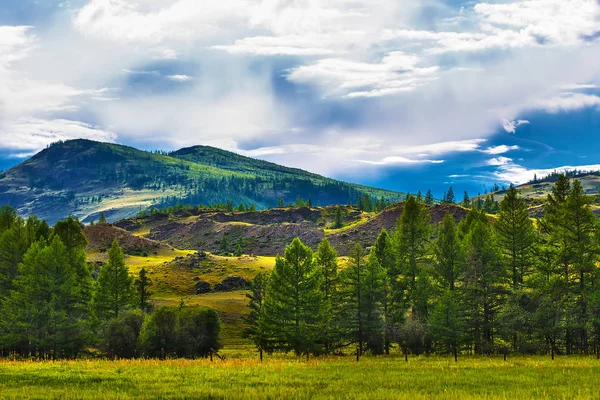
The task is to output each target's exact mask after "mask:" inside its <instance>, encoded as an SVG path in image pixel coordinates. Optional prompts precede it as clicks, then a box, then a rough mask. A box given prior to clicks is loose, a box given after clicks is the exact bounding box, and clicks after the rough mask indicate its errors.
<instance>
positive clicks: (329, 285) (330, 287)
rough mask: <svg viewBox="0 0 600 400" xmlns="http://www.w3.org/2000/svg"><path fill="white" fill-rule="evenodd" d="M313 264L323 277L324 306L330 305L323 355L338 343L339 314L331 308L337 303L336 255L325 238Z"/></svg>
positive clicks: (320, 244)
mask: <svg viewBox="0 0 600 400" xmlns="http://www.w3.org/2000/svg"><path fill="white" fill-rule="evenodd" d="M315 263H316V265H317V266H318V267H319V268H320V269H321V271H322V272H321V273H322V275H323V286H322V288H321V291H322V292H323V294H324V301H325V303H326V304H330V305H332V307H329V309H328V312H329V315H328V316H327V317H326V318H327V320H328V321H329V324H328V325H327V326H326V327H325V332H324V333H323V337H324V342H325V353H329V352H331V350H333V348H334V346H335V344H336V342H337V341H339V339H340V338H339V334H337V332H336V331H338V330H339V323H340V321H339V312H338V310H337V308H335V307H333V305H334V304H336V303H338V301H339V299H338V297H339V293H338V264H337V253H336V251H335V249H334V248H333V247H331V244H330V243H329V240H328V239H327V238H324V239H323V240H322V241H321V243H319V247H318V248H317V252H316V253H315Z"/></svg>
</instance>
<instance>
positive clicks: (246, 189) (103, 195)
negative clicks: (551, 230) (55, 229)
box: [0, 139, 404, 223]
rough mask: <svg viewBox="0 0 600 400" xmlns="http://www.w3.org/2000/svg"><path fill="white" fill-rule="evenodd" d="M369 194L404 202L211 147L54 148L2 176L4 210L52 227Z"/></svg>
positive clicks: (82, 143) (339, 200) (78, 144)
mask: <svg viewBox="0 0 600 400" xmlns="http://www.w3.org/2000/svg"><path fill="white" fill-rule="evenodd" d="M365 194H369V195H370V196H371V197H373V198H377V199H379V198H384V199H385V200H389V201H398V200H400V199H402V198H403V197H404V195H403V194H401V193H398V192H393V191H388V190H381V189H375V188H371V187H366V186H361V185H356V184H351V183H346V182H341V181H337V180H334V179H329V178H326V177H323V176H320V175H317V174H313V173H309V172H306V171H303V170H300V169H295V168H287V167H283V166H280V165H277V164H273V163H270V162H266V161H261V160H256V159H252V158H248V157H244V156H241V155H238V154H235V153H232V152H228V151H224V150H221V149H217V148H213V147H207V146H195V147H189V148H185V149H181V150H178V151H175V152H173V153H170V154H156V153H151V152H147V151H142V150H138V149H135V148H133V147H129V146H123V145H118V144H110V143H100V142H95V141H91V140H84V139H77V140H70V141H66V142H58V143H56V144H53V145H51V146H50V147H48V148H46V149H44V150H42V151H40V152H39V153H37V154H36V155H34V156H33V157H31V158H29V159H27V160H25V161H23V162H22V163H20V164H18V165H16V166H14V167H12V168H10V169H8V170H6V171H4V172H2V173H0V204H10V205H11V206H13V207H15V208H17V209H18V210H19V212H20V213H21V214H23V215H29V214H36V215H38V216H39V217H41V218H45V219H47V220H48V221H49V222H51V223H53V222H55V221H57V220H58V219H60V218H64V217H65V216H67V215H69V214H71V215H74V216H77V217H79V218H80V219H82V220H84V221H85V220H89V219H91V218H95V219H97V216H98V214H99V213H100V212H104V213H105V214H106V216H107V218H108V219H109V220H118V219H122V218H127V217H131V216H133V215H135V214H136V213H137V212H138V211H139V210H142V209H146V208H148V207H150V206H156V207H165V206H170V205H175V204H179V203H184V204H192V205H197V204H205V205H208V204H216V203H226V202H233V203H234V204H235V205H238V204H240V203H243V204H245V205H246V206H250V205H252V204H254V205H256V206H257V207H258V208H266V207H268V206H269V205H272V206H276V205H277V203H278V201H279V199H283V201H284V202H285V203H289V202H293V201H295V200H296V198H297V197H301V198H302V199H306V200H308V199H310V200H311V201H312V203H313V204H314V205H317V204H321V205H329V204H346V203H348V202H349V201H351V202H355V201H356V200H357V199H358V197H359V196H363V195H365Z"/></svg>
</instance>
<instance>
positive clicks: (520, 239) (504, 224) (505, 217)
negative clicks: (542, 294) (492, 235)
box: [494, 185, 536, 289]
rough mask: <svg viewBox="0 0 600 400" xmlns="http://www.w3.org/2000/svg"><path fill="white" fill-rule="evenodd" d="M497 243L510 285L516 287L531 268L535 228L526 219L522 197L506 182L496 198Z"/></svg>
mask: <svg viewBox="0 0 600 400" xmlns="http://www.w3.org/2000/svg"><path fill="white" fill-rule="evenodd" d="M494 231H495V232H496V237H497V239H498V245H499V246H500V249H501V250H502V253H503V255H504V258H505V262H506V265H507V266H508V267H509V268H510V272H511V277H512V285H513V288H514V289H517V288H518V287H520V286H521V285H523V280H524V278H525V276H526V275H527V274H529V273H530V272H531V270H532V268H533V262H532V257H533V251H534V244H535V240H536V238H535V229H534V227H533V223H532V222H531V220H530V219H529V214H528V213H527V206H526V204H525V201H524V200H523V199H522V198H521V197H519V193H518V192H517V189H515V187H514V186H512V185H511V186H510V188H509V189H508V191H507V192H506V194H505V196H504V199H503V200H502V201H501V202H500V211H499V213H498V215H497V218H496V221H495V222H494Z"/></svg>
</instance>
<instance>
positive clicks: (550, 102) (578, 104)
mask: <svg viewBox="0 0 600 400" xmlns="http://www.w3.org/2000/svg"><path fill="white" fill-rule="evenodd" d="M534 107H535V108H538V109H542V110H545V111H547V112H551V113H557V112H562V111H573V110H578V109H581V108H586V107H600V96H596V95H591V94H583V93H563V94H560V95H557V96H554V97H551V98H549V99H543V100H537V101H536V102H535V103H534Z"/></svg>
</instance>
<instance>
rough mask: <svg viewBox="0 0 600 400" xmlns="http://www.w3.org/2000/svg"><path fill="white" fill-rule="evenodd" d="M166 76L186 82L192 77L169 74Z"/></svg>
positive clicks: (176, 80)
mask: <svg viewBox="0 0 600 400" xmlns="http://www.w3.org/2000/svg"><path fill="white" fill-rule="evenodd" d="M167 78H168V79H170V80H172V81H175V82H187V81H189V80H191V79H192V77H191V76H188V75H169V76H167Z"/></svg>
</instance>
